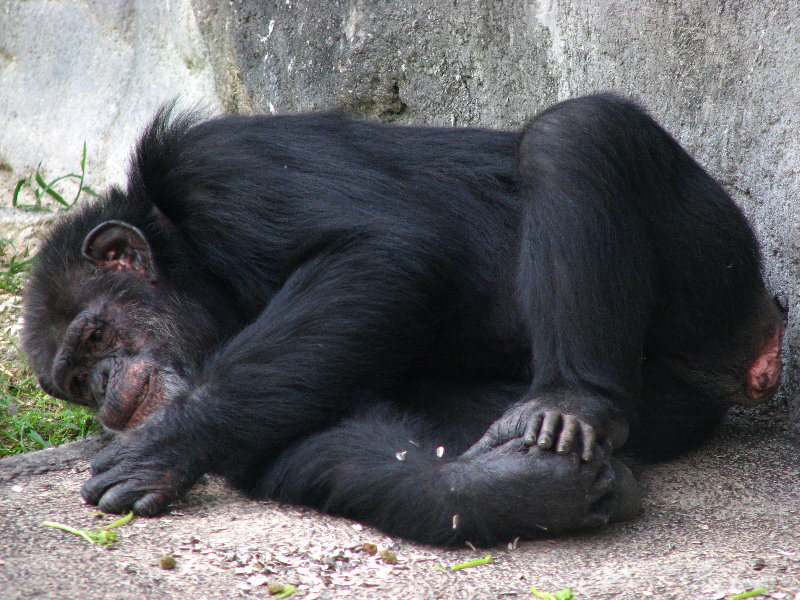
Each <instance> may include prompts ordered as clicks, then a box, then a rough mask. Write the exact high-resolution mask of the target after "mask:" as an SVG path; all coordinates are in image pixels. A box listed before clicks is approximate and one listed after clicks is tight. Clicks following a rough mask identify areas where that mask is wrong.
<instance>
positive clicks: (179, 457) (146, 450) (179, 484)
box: [81, 427, 202, 517]
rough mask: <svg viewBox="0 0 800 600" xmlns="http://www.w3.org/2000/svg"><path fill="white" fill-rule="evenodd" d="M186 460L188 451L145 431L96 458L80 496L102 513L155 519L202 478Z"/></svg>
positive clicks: (107, 449)
mask: <svg viewBox="0 0 800 600" xmlns="http://www.w3.org/2000/svg"><path fill="white" fill-rule="evenodd" d="M191 457H192V451H191V449H189V450H187V449H185V448H184V449H181V448H180V446H179V445H178V444H177V442H176V441H174V440H172V441H167V440H163V439H160V438H158V437H157V436H154V435H153V432H150V431H148V430H147V429H146V427H145V428H141V429H138V430H135V431H132V432H130V433H129V434H128V436H127V437H126V438H125V439H123V440H122V441H120V442H117V443H115V444H112V445H111V446H109V447H108V448H106V449H104V450H103V451H102V452H100V454H98V455H97V456H96V457H95V459H94V460H93V461H92V468H91V472H92V478H91V479H90V480H89V481H87V482H86V483H85V484H84V485H83V488H82V489H81V495H82V496H83V499H84V500H86V502H89V503H90V504H96V505H97V506H98V508H100V510H102V511H103V512H108V513H123V512H127V511H129V510H132V511H133V512H135V513H136V514H137V515H143V516H148V517H150V516H154V515H157V514H159V513H161V512H163V511H164V510H166V508H167V507H168V506H169V504H170V503H172V502H174V501H175V500H177V499H179V498H180V497H181V496H183V495H184V494H185V493H186V492H187V491H188V489H189V488H190V487H191V486H192V484H193V483H194V482H195V481H196V480H197V479H198V478H199V477H200V476H201V475H202V470H201V469H198V468H197V466H196V464H194V465H193V464H192V463H193V462H195V463H196V461H193V460H192V458H191Z"/></svg>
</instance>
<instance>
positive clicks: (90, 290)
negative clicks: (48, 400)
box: [24, 221, 212, 431]
mask: <svg viewBox="0 0 800 600" xmlns="http://www.w3.org/2000/svg"><path fill="white" fill-rule="evenodd" d="M65 273H67V274H68V276H67V277H65V278H64V279H63V280H62V281H54V282H48V284H47V285H45V284H40V285H36V286H32V289H33V290H34V293H31V294H30V295H29V297H28V298H27V307H26V309H27V313H28V315H29V317H28V327H27V329H26V332H25V336H24V344H25V346H26V349H27V352H28V355H29V357H30V359H31V362H32V364H33V367H34V370H35V371H36V372H37V373H38V377H39V382H40V384H41V386H42V388H43V389H44V390H45V391H46V392H48V393H49V394H51V395H53V396H55V397H57V398H61V399H63V400H67V401H69V402H74V403H76V404H82V405H85V406H89V407H92V408H95V409H97V415H98V418H99V420H100V422H101V423H102V424H103V425H104V426H105V427H107V428H108V429H112V430H115V431H123V430H128V429H133V428H136V427H139V426H140V425H141V424H142V423H144V422H145V421H146V420H147V419H148V418H149V417H150V416H151V415H153V414H154V413H155V412H157V411H158V409H159V408H160V407H162V406H164V405H165V404H166V403H169V402H171V401H173V400H175V399H176V398H179V397H180V396H181V395H182V394H183V393H184V392H185V391H186V389H187V387H188V386H189V381H190V374H191V372H192V370H193V369H194V368H195V367H196V365H198V364H200V362H201V361H202V355H201V354H200V353H198V351H196V350H195V349H196V348H208V347H209V346H211V345H212V343H211V342H210V341H209V340H206V339H203V338H202V335H203V328H200V327H197V326H195V325H194V323H193V322H194V319H200V320H201V322H208V321H209V319H210V316H209V315H208V312H207V311H206V310H205V309H204V308H203V306H202V305H201V304H199V303H198V302H195V301H193V300H191V299H189V298H186V297H184V296H182V295H179V294H177V293H175V290H174V289H173V288H172V287H170V286H168V285H166V284H164V283H162V280H163V278H161V277H159V274H158V269H157V266H156V265H155V263H154V261H153V258H152V254H151V251H150V246H149V244H148V243H147V242H146V240H145V239H144V235H143V234H142V233H141V232H140V231H139V230H138V229H136V228H135V227H133V226H132V225H129V224H126V223H121V222H117V221H108V222H105V223H103V224H101V225H100V226H98V227H96V228H95V229H94V230H92V231H91V232H90V233H89V234H88V235H87V236H86V238H85V240H84V242H83V251H82V255H81V257H80V261H79V262H78V263H76V264H74V265H70V267H69V268H68V269H66V270H65ZM34 276H36V275H34ZM43 291H44V293H46V294H49V296H45V297H41V296H42V295H43ZM37 292H38V295H37ZM40 312H41V313H44V312H46V315H47V318H38V315H39V313H40ZM204 319H205V321H203V320H204ZM187 336H188V337H187ZM43 340H46V341H43Z"/></svg>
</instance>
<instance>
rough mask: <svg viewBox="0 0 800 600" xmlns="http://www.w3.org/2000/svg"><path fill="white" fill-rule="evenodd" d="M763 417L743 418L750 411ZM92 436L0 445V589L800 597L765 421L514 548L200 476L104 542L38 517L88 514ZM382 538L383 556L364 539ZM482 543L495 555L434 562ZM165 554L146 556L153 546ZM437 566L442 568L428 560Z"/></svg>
mask: <svg viewBox="0 0 800 600" xmlns="http://www.w3.org/2000/svg"><path fill="white" fill-rule="evenodd" d="M765 420H766V421H769V419H763V418H761V419H756V421H765ZM98 444H99V442H98V441H97V440H96V439H95V440H85V441H82V442H76V443H74V444H69V445H67V446H64V447H61V448H59V449H55V450H45V451H41V452H36V453H32V454H28V455H23V456H19V457H13V458H6V459H3V460H1V461H0V598H3V599H4V600H16V599H22V598H47V599H70V600H74V599H76V598H92V599H100V598H108V599H119V600H123V599H124V600H134V599H144V598H148V599H155V598H159V599H171V598H175V599H185V598H192V599H205V598H209V599H211V598H214V599H216V598H219V599H226V600H227V599H231V598H268V597H270V596H269V592H268V587H267V585H268V582H270V583H271V582H280V583H292V584H296V585H297V584H299V591H298V593H297V594H296V595H295V597H298V598H300V597H302V598H306V599H312V598H369V599H372V598H403V599H409V600H414V599H418V598H419V599H433V598H468V599H480V598H509V599H514V598H519V599H528V598H531V595H530V587H531V585H536V587H537V588H539V589H541V590H546V591H550V592H555V591H558V590H561V589H563V588H566V587H571V588H572V589H573V591H574V592H575V593H576V595H577V598H578V599H579V600H589V599H592V600H597V599H605V598H622V599H628V598H630V599H633V598H636V599H639V598H656V599H662V598H682V599H683V598H687V599H688V598H701V599H706V600H711V599H721V598H729V597H730V595H732V594H735V593H741V592H744V591H749V590H754V589H760V588H764V589H766V590H767V595H765V596H761V597H772V598H785V599H789V600H791V599H800V456H798V452H797V446H796V441H793V440H792V439H790V437H789V434H787V433H786V432H785V431H783V430H782V429H781V428H780V427H778V426H772V425H769V424H768V423H763V422H753V420H750V421H747V420H745V419H743V418H742V417H741V416H737V417H734V418H731V419H729V420H728V422H727V424H726V425H725V427H724V430H723V431H722V432H721V434H720V435H719V436H717V438H716V439H715V440H714V441H713V442H712V443H711V444H710V445H708V446H707V447H705V448H703V449H702V450H700V451H697V452H695V453H693V454H691V455H689V456H687V457H685V458H682V459H680V460H677V461H673V462H670V463H666V464H661V465H654V466H649V467H645V468H643V470H642V473H641V474H640V478H641V481H642V483H643V487H644V491H645V503H644V505H645V510H644V514H643V515H642V516H641V518H639V519H638V520H635V521H632V522H628V523H621V524H617V525H614V526H612V527H609V528H607V529H605V530H603V531H600V532H595V533H589V534H585V535H575V536H570V537H564V538H560V539H552V540H550V539H545V540H538V541H532V542H520V543H519V545H518V546H517V547H516V548H515V549H513V550H512V549H509V548H506V547H503V548H493V549H491V550H486V549H478V550H477V551H476V550H471V549H469V548H464V549H459V550H440V549H436V548H430V547H424V546H419V545H416V544H411V543H408V542H405V541H403V540H397V539H390V538H388V537H386V536H385V535H382V534H381V533H379V532H377V531H375V530H373V529H371V528H368V527H362V526H360V525H357V524H355V523H353V522H351V521H347V520H344V519H338V518H334V517H329V516H325V515H320V514H318V513H316V512H314V511H311V510H307V509H303V508H296V507H288V506H281V505H278V504H275V503H271V502H254V501H250V500H247V499H245V498H242V497H241V496H239V495H237V494H236V493H234V492H232V491H230V490H229V489H228V488H226V487H225V486H224V484H222V483H221V482H219V481H217V480H213V479H208V480H206V481H204V482H203V483H202V484H201V485H199V486H198V487H197V488H196V489H195V490H193V491H192V492H191V494H190V495H189V496H188V497H187V499H186V500H185V501H183V502H181V503H180V504H179V505H177V506H176V507H175V509H174V510H173V511H172V512H171V513H170V514H169V515H167V516H164V517H160V518H156V519H142V518H137V519H135V520H134V521H133V522H132V523H131V524H128V525H126V526H124V527H122V528H121V529H120V530H119V532H120V534H121V539H120V540H119V541H118V542H117V544H116V545H115V546H114V547H112V548H110V549H106V548H103V547H99V546H96V545H89V544H88V543H87V542H85V541H84V540H83V539H81V538H79V537H77V536H75V535H72V534H69V533H65V532H63V531H57V530H54V529H49V528H45V527H42V526H41V522H42V521H44V520H50V521H58V522H62V523H65V524H68V525H71V526H73V527H81V528H89V529H91V528H95V527H98V526H100V525H101V524H103V523H107V522H109V521H110V520H111V518H110V517H103V518H98V517H97V516H96V515H95V510H94V509H93V508H92V507H89V506H87V505H85V504H84V503H83V502H82V501H81V499H80V496H79V489H80V486H81V484H82V482H83V481H85V480H86V478H87V476H88V474H87V472H86V469H87V466H88V461H89V459H90V457H91V456H92V455H93V454H94V452H95V451H96V450H97V448H98ZM365 543H374V544H376V545H377V547H378V549H379V550H380V549H391V550H392V551H394V553H395V554H396V556H397V564H387V563H386V562H385V561H384V560H383V559H381V558H380V556H379V555H371V554H369V553H368V552H366V551H364V550H363V545H364V544H365ZM487 552H491V553H492V555H493V557H494V560H495V562H494V564H491V565H485V566H478V567H474V568H470V569H465V570H462V571H458V572H453V571H450V570H449V569H448V568H447V567H449V566H451V565H454V564H457V563H462V562H465V561H469V560H473V559H476V558H480V557H483V556H485V555H486V554H487ZM165 553H166V554H170V555H171V556H173V557H174V558H175V559H176V561H177V566H176V568H175V569H173V570H164V569H162V568H160V566H159V559H160V557H161V555H162V554H165ZM440 567H445V570H444V571H442V570H440Z"/></svg>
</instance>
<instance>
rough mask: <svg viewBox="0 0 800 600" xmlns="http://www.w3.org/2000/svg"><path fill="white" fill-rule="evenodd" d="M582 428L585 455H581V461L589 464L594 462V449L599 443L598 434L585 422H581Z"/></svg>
mask: <svg viewBox="0 0 800 600" xmlns="http://www.w3.org/2000/svg"><path fill="white" fill-rule="evenodd" d="M580 427H581V437H582V438H583V454H582V455H581V459H582V460H583V461H584V462H589V461H591V460H592V456H594V447H595V444H596V443H597V433H596V432H595V430H594V427H592V426H591V425H589V424H588V423H584V422H583V421H581V422H580Z"/></svg>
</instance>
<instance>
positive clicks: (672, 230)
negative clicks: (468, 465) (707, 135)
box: [468, 96, 783, 458]
mask: <svg viewBox="0 0 800 600" xmlns="http://www.w3.org/2000/svg"><path fill="white" fill-rule="evenodd" d="M519 176H520V180H521V186H522V192H523V193H524V194H527V195H528V202H529V204H528V210H527V213H526V220H525V222H524V225H523V228H522V231H521V236H520V237H521V242H520V260H519V277H518V290H519V294H520V305H521V307H522V314H523V318H526V319H527V320H528V326H529V332H530V336H531V348H532V365H531V369H532V384H531V387H530V390H529V391H528V393H527V394H526V397H524V398H523V403H521V404H520V405H518V406H516V407H514V408H513V409H512V410H511V411H509V412H508V413H507V414H506V415H505V416H504V417H503V418H501V419H500V420H499V421H498V422H497V423H495V425H493V426H492V427H491V428H490V429H489V431H488V433H487V435H486V436H484V438H483V439H482V440H481V441H480V442H479V443H478V444H476V446H475V447H474V448H473V449H471V450H470V452H469V453H468V454H469V455H474V454H475V453H476V452H481V451H484V450H486V449H487V448H492V447H496V446H497V445H499V444H500V443H503V442H505V441H508V440H510V439H514V438H516V437H519V438H522V439H523V440H524V441H525V442H526V443H528V444H534V443H537V444H538V445H539V446H540V447H542V448H553V449H555V450H557V451H559V452H569V451H570V450H571V449H572V448H573V447H575V446H577V445H582V450H583V454H584V458H587V451H589V453H590V451H591V448H592V447H593V442H595V441H597V440H600V441H603V440H608V441H610V443H611V444H612V446H613V447H615V448H617V447H619V446H620V445H621V443H622V442H623V441H624V438H625V436H626V434H627V428H626V425H627V424H630V423H631V422H632V423H633V425H634V426H635V427H640V428H643V431H644V434H643V435H644V436H647V435H648V432H649V434H652V435H669V430H670V427H669V424H674V423H675V420H676V419H677V420H678V421H682V422H683V423H684V424H685V425H686V426H687V432H688V431H695V432H697V431H703V432H706V431H710V430H711V425H710V423H712V422H715V421H716V420H718V419H719V415H720V414H721V413H722V412H723V409H722V408H721V406H723V405H725V404H730V403H732V402H739V403H743V404H749V403H753V402H754V401H759V400H762V399H763V398H764V397H767V396H768V395H769V394H770V393H771V392H772V391H774V388H775V387H776V386H777V383H778V380H779V377H780V342H781V338H782V333H783V324H782V316H781V314H780V311H778V310H777V309H776V307H775V305H774V303H772V301H771V300H770V299H769V298H768V296H767V295H766V293H765V291H764V285H763V282H762V279H761V274H760V255H759V250H758V246H757V243H756V241H755V237H754V235H753V232H752V230H751V229H750V227H749V225H748V224H747V221H746V220H745V218H744V216H743V215H742V213H741V211H740V210H739V209H738V207H737V206H736V205H735V204H734V203H733V202H732V200H731V199H730V197H729V196H728V195H727V194H726V193H725V192H724V190H723V189H722V188H721V187H720V186H719V184H717V183H716V182H715V181H714V180H713V179H712V178H711V177H710V176H709V175H708V174H707V173H705V171H703V169H702V168H700V167H699V166H698V165H697V163H695V162H694V160H692V158H691V157H690V156H689V155H688V154H687V153H686V152H685V151H684V150H683V149H682V148H681V147H680V146H679V145H678V143H677V142H675V140H673V139H672V138H671V137H670V136H669V135H668V134H667V133H666V132H664V130H663V129H661V128H660V127H659V126H658V125H657V124H656V123H655V122H654V121H653V120H652V119H651V118H650V117H648V116H647V115H646V114H645V113H644V112H643V111H641V110H640V109H639V108H638V107H636V106H635V105H634V104H632V103H630V102H627V101H624V100H620V99H617V98H614V97H609V96H595V97H589V98H582V99H577V100H573V101H568V102H564V103H561V104H559V105H556V106H555V107H553V108H552V109H550V110H548V111H545V112H544V113H542V114H540V115H539V116H538V117H537V118H536V119H535V120H534V121H533V122H532V123H531V124H530V125H529V127H528V128H527V130H526V131H525V134H524V136H523V138H522V140H521V142H520V146H519ZM643 364H646V365H648V367H647V370H646V372H645V373H644V384H645V386H646V389H645V391H644V392H643V391H642V382H643V373H642V367H643ZM659 386H660V388H661V390H663V391H662V392H661V393H659V390H658V387H659ZM692 390H693V391H694V392H695V393H694V394H692V393H691V392H692ZM693 396H694V398H695V402H696V403H697V404H696V407H694V408H692V407H691V401H692V397H693ZM748 399H749V400H748ZM709 403H711V404H709ZM684 405H685V406H684ZM637 435H638V436H639V437H640V438H641V437H642V433H641V432H640V433H639V434H637ZM662 441H663V442H664V444H665V445H670V444H673V442H674V441H675V439H674V438H673V439H671V440H662ZM654 443H655V444H659V443H660V442H659V441H657V440H656V441H654ZM682 443H684V442H682Z"/></svg>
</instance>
